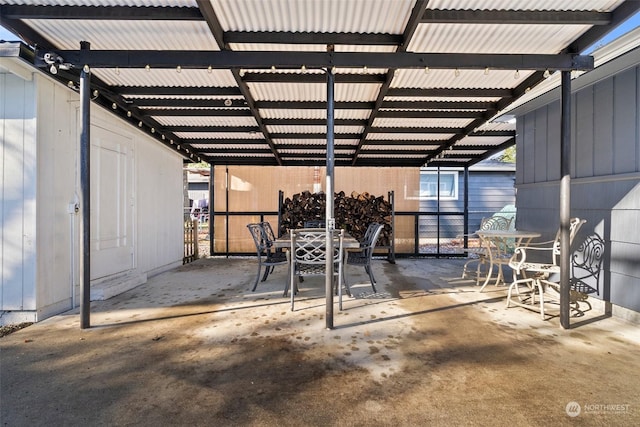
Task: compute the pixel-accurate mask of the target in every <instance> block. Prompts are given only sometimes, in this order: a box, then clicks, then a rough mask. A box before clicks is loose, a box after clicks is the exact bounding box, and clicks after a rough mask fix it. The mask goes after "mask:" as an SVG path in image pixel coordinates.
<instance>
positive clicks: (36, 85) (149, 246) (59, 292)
mask: <svg viewBox="0 0 640 427" xmlns="http://www.w3.org/2000/svg"><path fill="white" fill-rule="evenodd" d="M0 95H1V96H0V99H1V101H0V104H2V106H1V107H0V108H1V109H0V129H1V131H0V132H2V147H1V149H2V169H1V173H0V176H2V181H1V182H0V191H2V194H3V197H2V214H1V216H0V225H1V231H0V232H1V233H2V234H1V237H2V239H1V243H0V245H1V246H0V249H1V250H2V256H1V258H2V262H1V266H2V273H1V276H0V277H1V280H2V289H1V292H0V314H1V315H2V317H0V323H2V324H6V323H14V322H17V321H38V320H41V319H44V318H46V317H48V316H51V315H53V314H57V313H60V312H62V311H65V310H68V309H70V308H71V307H72V305H74V303H75V305H78V302H79V300H80V299H79V273H78V272H79V259H80V255H79V254H80V250H81V247H80V239H79V237H80V236H79V225H80V221H79V220H80V212H78V213H75V212H74V210H73V207H74V204H75V203H77V202H78V196H77V195H78V194H80V176H79V161H78V156H79V153H78V144H79V126H78V123H79V117H80V116H79V97H78V94H77V93H75V92H73V91H71V90H69V89H68V88H66V87H65V86H63V85H60V84H58V83H56V82H54V81H53V80H51V79H49V78H48V77H47V76H45V75H43V74H41V73H35V74H34V77H33V79H32V80H31V81H29V80H23V79H21V78H19V77H17V76H16V75H14V74H13V73H11V72H6V73H3V74H0ZM91 123H92V125H91V132H90V133H91V161H92V165H91V166H92V169H91V185H92V188H91V193H92V200H91V279H92V283H91V295H92V299H102V298H108V297H109V296H112V295H114V294H116V293H120V292H122V291H124V290H127V289H130V288H131V287H134V286H136V285H138V284H140V283H143V282H144V281H146V278H147V277H148V275H151V274H155V273H157V272H160V271H163V270H165V269H168V268H171V267H173V266H176V265H179V264H181V260H182V252H183V232H182V197H183V195H182V158H181V157H180V156H179V155H177V154H175V153H174V152H172V151H171V150H169V149H168V148H165V147H164V146H162V145H161V144H159V143H158V142H157V141H155V140H153V139H151V138H150V137H148V136H147V135H145V134H144V133H143V132H141V131H139V130H138V129H137V128H135V127H132V126H130V125H128V124H125V123H124V122H122V121H120V120H119V119H117V118H115V117H112V115H110V114H108V112H106V111H104V110H103V109H101V108H100V107H98V106H95V105H93V104H92V106H91ZM113 147H117V149H114V148H113ZM112 161H116V162H117V164H118V168H115V169H113V170H111V169H110V166H111V165H112ZM122 165H124V167H120V166H122ZM123 189H124V190H123ZM121 190H123V191H121ZM111 201H114V202H115V203H111ZM111 205H113V206H111ZM70 208H71V210H70ZM80 209H82V206H80ZM70 211H71V212H72V213H70ZM116 211H117V213H118V216H117V217H115V218H114V217H113V215H111V213H112V212H116ZM114 253H116V254H117V256H114ZM114 260H115V261H114ZM100 272H102V273H100Z"/></svg>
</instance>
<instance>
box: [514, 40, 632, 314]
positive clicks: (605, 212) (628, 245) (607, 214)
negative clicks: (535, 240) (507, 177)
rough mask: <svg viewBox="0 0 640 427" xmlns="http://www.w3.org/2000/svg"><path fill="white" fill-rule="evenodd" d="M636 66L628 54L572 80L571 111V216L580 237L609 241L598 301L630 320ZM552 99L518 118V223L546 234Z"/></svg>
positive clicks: (551, 213)
mask: <svg viewBox="0 0 640 427" xmlns="http://www.w3.org/2000/svg"><path fill="white" fill-rule="evenodd" d="M639 64H640V52H638V51H633V52H631V53H629V54H627V55H626V56H625V57H622V58H619V59H618V60H617V61H613V62H612V63H610V64H607V65H605V66H602V67H601V69H598V70H595V71H593V72H591V73H588V74H585V75H584V76H583V77H581V78H580V79H576V80H574V88H575V90H574V91H573V94H572V111H571V113H572V116H571V120H572V122H571V123H572V128H571V129H572V130H571V132H572V147H571V151H572V161H571V178H572V181H571V183H572V184H571V215H572V216H579V217H583V218H585V219H587V221H588V222H587V224H585V226H584V227H583V228H582V230H581V233H580V235H585V234H587V233H588V234H591V233H594V232H596V233H598V234H599V235H600V236H601V237H603V238H604V239H605V241H606V253H605V262H604V271H603V274H602V277H601V280H600V284H599V296H596V297H597V298H602V299H604V300H605V301H609V302H611V303H613V304H614V307H613V310H614V314H615V313H616V310H618V312H619V313H620V314H621V315H623V316H625V317H633V318H634V319H638V313H637V312H640V137H639V135H640V129H639V126H640V83H639V82H640V65H639ZM555 97H556V100H555V101H550V103H548V104H546V105H544V106H541V107H539V108H536V109H535V110H532V111H531V110H530V111H526V110H525V111H523V110H521V112H522V115H521V116H519V117H518V121H517V127H518V129H517V134H518V136H517V152H518V156H517V175H516V185H517V191H518V196H517V208H518V221H517V223H518V227H519V228H522V229H535V230H543V231H545V232H546V237H552V235H553V234H554V233H555V230H556V229H557V227H558V223H559V209H558V206H559V181H558V179H559V177H560V103H559V100H557V93H556V96H555ZM578 240H579V239H578ZM620 307H622V308H623V309H619V308H620ZM624 309H628V310H624ZM629 310H630V311H629Z"/></svg>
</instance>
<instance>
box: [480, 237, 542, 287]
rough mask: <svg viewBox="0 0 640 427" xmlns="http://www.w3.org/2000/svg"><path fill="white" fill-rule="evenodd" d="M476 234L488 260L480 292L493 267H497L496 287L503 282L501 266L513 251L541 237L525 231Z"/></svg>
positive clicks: (488, 280)
mask: <svg viewBox="0 0 640 427" xmlns="http://www.w3.org/2000/svg"><path fill="white" fill-rule="evenodd" d="M476 234H477V235H478V236H479V237H480V240H481V244H482V246H483V247H485V248H486V249H487V254H486V256H487V258H488V259H489V269H488V271H487V277H486V279H485V281H484V283H483V285H482V287H481V288H480V292H482V291H483V290H484V288H485V286H487V285H488V284H489V282H490V281H491V278H492V275H493V267H494V265H497V266H498V277H496V286H497V285H499V284H500V281H502V282H504V275H503V274H502V264H507V263H508V262H509V259H510V258H511V255H513V250H514V249H515V248H517V247H518V246H528V245H529V243H530V242H531V240H532V239H534V238H537V237H540V235H541V234H540V233H539V232H537V231H527V230H478V231H476Z"/></svg>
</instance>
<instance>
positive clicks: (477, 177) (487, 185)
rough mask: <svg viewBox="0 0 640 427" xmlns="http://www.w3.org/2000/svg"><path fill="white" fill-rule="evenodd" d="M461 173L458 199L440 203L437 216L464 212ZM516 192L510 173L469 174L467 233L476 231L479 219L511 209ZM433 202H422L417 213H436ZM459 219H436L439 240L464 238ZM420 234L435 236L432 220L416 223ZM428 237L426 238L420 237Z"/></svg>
mask: <svg viewBox="0 0 640 427" xmlns="http://www.w3.org/2000/svg"><path fill="white" fill-rule="evenodd" d="M464 191H465V185H464V172H462V171H460V172H459V173H458V198H457V199H456V200H441V201H440V211H441V212H463V211H464ZM515 199H516V191H515V185H514V172H510V171H488V170H486V171H485V170H482V171H470V172H469V227H468V230H467V233H472V232H474V231H475V230H477V229H478V228H480V222H481V220H482V218H485V217H489V216H491V215H493V214H494V213H496V212H498V211H500V210H501V209H502V208H504V207H505V206H507V205H515ZM437 210H438V202H437V201H436V200H422V201H421V202H420V211H422V212H436V211H437ZM463 221H464V219H463V217H462V216H451V217H448V216H443V217H441V218H440V230H441V233H443V235H442V237H455V236H456V235H460V234H464V233H465V232H464V230H463V225H464V222H463ZM420 231H421V234H429V233H433V234H435V232H436V219H435V217H423V218H422V219H421V221H420ZM423 237H430V236H423Z"/></svg>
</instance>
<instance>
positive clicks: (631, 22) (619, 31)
mask: <svg viewBox="0 0 640 427" xmlns="http://www.w3.org/2000/svg"><path fill="white" fill-rule="evenodd" d="M638 26H640V12H638V13H636V14H635V15H633V16H632V17H631V18H629V19H628V20H627V21H625V22H623V23H622V24H621V25H620V26H618V28H616V29H615V30H613V31H612V32H611V33H609V34H608V35H607V36H606V37H604V38H603V39H602V40H600V41H598V42H597V43H596V44H595V45H593V46H591V47H590V48H588V49H587V50H586V51H585V52H584V53H583V54H586V55H588V54H590V53H591V52H593V50H595V49H596V48H598V47H600V46H603V45H605V44H607V43H609V42H611V41H613V40H615V39H616V38H618V37H620V36H621V35H623V34H625V33H627V32H628V31H631V30H633V29H634V28H637V27H638ZM0 40H6V41H18V40H19V39H18V37H17V36H15V35H13V33H11V32H10V31H7V30H6V29H5V28H3V27H1V26H0Z"/></svg>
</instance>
